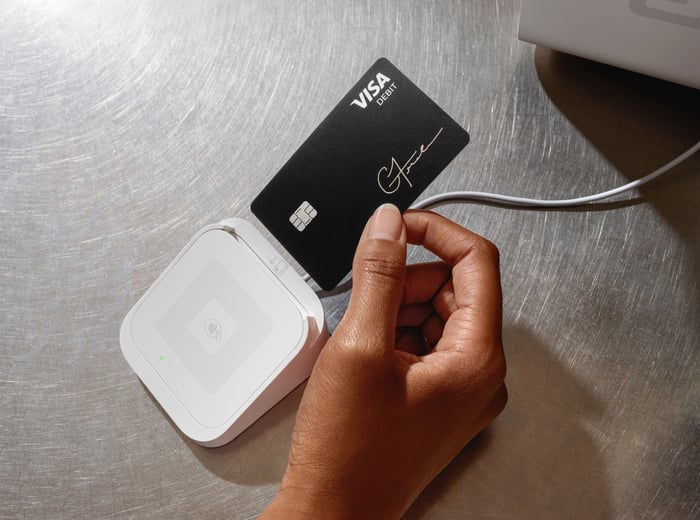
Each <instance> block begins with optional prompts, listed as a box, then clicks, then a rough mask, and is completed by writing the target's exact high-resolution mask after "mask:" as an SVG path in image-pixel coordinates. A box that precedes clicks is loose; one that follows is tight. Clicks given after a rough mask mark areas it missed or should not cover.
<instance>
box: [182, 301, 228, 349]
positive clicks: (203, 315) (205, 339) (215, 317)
mask: <svg viewBox="0 0 700 520" xmlns="http://www.w3.org/2000/svg"><path fill="white" fill-rule="evenodd" d="M188 328H189V331H190V332H191V333H192V335H193V336H194V337H195V339H196V340H197V342H198V343H199V344H200V345H201V346H202V348H203V349H204V350H206V351H207V352H208V353H209V355H211V356H213V355H215V354H216V353H217V352H218V351H219V349H221V347H223V346H224V345H225V344H226V343H227V342H228V340H229V339H231V337H232V336H233V334H234V333H235V332H236V331H237V330H238V324H237V323H236V321H235V320H234V319H233V318H232V317H231V315H230V314H229V313H228V312H227V311H226V309H224V307H223V306H222V305H221V304H220V303H219V302H218V301H217V300H215V299H213V298H212V299H211V300H209V301H208V302H207V304H206V305H205V306H204V307H202V310H201V311H199V312H198V313H197V315H196V316H195V317H194V319H193V320H192V321H191V322H190V325H189V327H188Z"/></svg>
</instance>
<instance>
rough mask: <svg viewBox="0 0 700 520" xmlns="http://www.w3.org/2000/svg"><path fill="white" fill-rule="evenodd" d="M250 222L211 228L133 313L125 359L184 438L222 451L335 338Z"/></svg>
mask: <svg viewBox="0 0 700 520" xmlns="http://www.w3.org/2000/svg"><path fill="white" fill-rule="evenodd" d="M288 267H289V266H288V265H287V263H286V262H285V261H284V260H283V259H282V258H281V256H280V255H279V253H278V252H277V251H275V249H274V248H273V247H272V245H271V244H270V243H269V242H267V240H265V238H264V237H263V236H262V235H261V234H260V233H259V232H258V230H257V229H255V227H253V226H252V225H251V224H250V223H249V222H247V221H245V220H241V219H230V220H225V221H223V222H221V223H219V224H215V225H211V226H207V227H205V228H204V229H202V230H201V231H199V232H198V233H197V234H196V235H195V237H194V238H193V239H192V240H191V241H190V242H189V244H187V246H185V248H184V249H183V250H182V251H181V252H180V253H179V254H178V255H177V257H176V258H175V259H174V260H173V261H172V262H171V264H170V265H169V266H168V268H167V269H166V270H165V271H164V272H163V274H162V275H161V276H160V277H159V278H158V279H157V280H156V282H155V283H154V284H153V285H152V286H151V288H150V289H148V291H146V293H145V294H144V295H143V296H142V297H141V299H140V300H139V301H138V302H137V303H136V304H135V305H134V307H133V308H132V309H131V310H130V311H129V313H128V314H127V316H126V318H125V319H124V322H123V323H122V327H121V332H120V343H121V348H122V352H123V354H124V357H125V358H126V360H127V361H128V363H129V364H130V365H131V367H132V368H133V370H134V372H136V374H137V375H138V376H139V378H140V379H141V381H143V383H144V385H146V387H147V388H148V389H149V390H150V392H151V393H152V394H153V396H154V397H155V398H156V400H157V401H158V402H159V403H160V405H161V406H162V407H163V409H164V410H165V412H166V413H167V414H168V415H169V416H170V417H171V418H172V420H173V421H174V422H175V424H176V425H177V426H178V428H180V430H182V432H183V433H184V434H185V435H187V436H188V437H190V438H191V439H192V440H194V441H195V442H197V443H198V444H201V445H203V446H210V447H213V446H221V445H222V444H225V443H227V442H229V441H231V440H232V439H234V438H235V437H236V436H237V435H238V434H240V433H241V432H242V431H243V430H245V429H246V428H247V427H248V426H250V425H251V424H252V423H253V422H254V421H255V420H256V419H258V418H259V417H260V416H261V415H263V414H264V413H265V412H266V411H267V410H268V409H269V408H271V407H272V406H273V405H274V404H275V403H277V402H278V401H279V400H280V399H282V398H283V397H284V396H285V395H287V394H288V393H289V392H290V391H292V390H293V389H294V388H295V387H297V386H298V385H299V384H300V383H301V382H303V381H304V380H305V379H306V378H307V377H309V375H310V373H311V369H312V367H313V365H314V363H315V361H316V358H317V357H318V354H319V352H320V349H321V348H322V346H323V344H324V343H325V341H326V339H327V337H328V332H327V329H326V326H325V322H324V317H323V307H322V305H321V302H320V301H319V299H318V297H317V296H316V294H315V293H314V292H313V291H312V290H311V288H310V287H309V286H308V285H307V284H306V282H304V280H303V279H302V278H301V277H300V276H299V275H298V274H297V273H296V272H295V271H294V270H293V269H291V268H288Z"/></svg>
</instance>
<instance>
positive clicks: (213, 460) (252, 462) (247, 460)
mask: <svg viewBox="0 0 700 520" xmlns="http://www.w3.org/2000/svg"><path fill="white" fill-rule="evenodd" d="M304 388H306V383H303V384H302V385H300V386H299V387H297V388H296V389H295V390H293V391H292V392H291V393H290V394H289V395H287V397H285V398H284V399H282V400H281V401H280V402H279V403H277V404H276V405H275V406H273V407H272V408H271V409H270V410H269V411H268V412H267V413H266V414H265V415H263V416H262V417H261V418H260V419H258V420H257V421H256V422H255V423H253V424H252V425H251V426H250V427H249V428H248V429H247V430H245V431H244V432H243V433H242V434H240V435H239V436H238V437H236V438H235V439H234V440H233V441H232V442H230V443H228V444H226V445H224V446H221V447H220V448H214V449H212V448H203V447H201V446H199V445H197V444H195V443H193V442H192V441H190V440H188V439H185V438H184V437H183V439H185V440H186V442H187V443H188V445H189V447H190V449H191V450H192V452H193V453H194V455H195V456H196V457H197V458H198V459H199V460H200V462H201V463H202V465H204V466H205V467H206V468H207V469H208V470H209V471H211V472H212V473H214V474H216V475H218V476H219V477H221V478H223V479H226V480H229V481H231V482H236V483H238V484H244V485H251V486H253V485H262V484H273V483H275V484H277V483H279V482H280V481H281V480H282V475H283V474H284V470H285V468H286V467H287V456H288V453H289V445H290V442H291V439H292V428H293V427H294V417H295V416H296V411H297V408H299V403H300V401H301V396H302V395H303V393H304Z"/></svg>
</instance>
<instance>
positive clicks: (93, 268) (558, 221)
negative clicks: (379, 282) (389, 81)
mask: <svg viewBox="0 0 700 520" xmlns="http://www.w3.org/2000/svg"><path fill="white" fill-rule="evenodd" d="M517 5H518V4H517V2H514V1H513V0H496V1H495V2H486V1H479V2H466V1H464V2H432V3H428V2H419V1H417V0H416V1H414V0H411V1H403V2H399V1H390V0H381V1H374V2H369V1H358V2H352V3H351V4H348V3H347V2H340V1H336V0H331V1H326V2H320V1H301V2H296V3H294V4H293V5H292V4H290V3H287V2H278V1H273V0H264V1H260V2H243V1H231V2H204V3H198V2H184V1H176V2H164V1H151V0H146V1H141V2H136V1H125V2H67V1H52V2H48V1H46V2H42V1H39V0H35V1H26V0H23V1H19V0H9V1H5V2H4V3H3V8H2V10H1V11H2V12H0V41H2V51H0V230H1V231H2V235H1V238H0V241H1V242H0V250H2V254H1V255H0V294H2V298H0V338H1V344H2V346H3V348H2V349H0V410H2V412H0V413H2V416H1V417H2V421H0V425H1V428H0V445H1V446H2V449H1V450H0V481H1V483H2V489H3V493H2V499H1V500H0V516H8V517H22V516H27V517H46V516H61V517H71V518H79V517H134V516H139V517H148V518H153V517H172V516H173V515H175V516H179V517H193V516H195V515H197V516H205V517H220V516H223V515H226V514H230V512H231V511H235V517H236V518H253V517H254V516H255V515H256V514H257V513H258V512H259V511H260V510H261V509H262V508H263V507H264V505H265V504H266V503H267V501H268V500H269V499H270V498H271V496H272V495H273V494H274V492H275V489H276V486H277V484H278V482H279V479H280V477H281V474H282V472H283V470H284V464H285V461H286V454H287V449H288V443H289V436H290V432H291V427H292V421H293V417H294V411H295V408H296V404H297V403H298V399H299V396H300V395H301V390H297V391H296V392H294V393H293V395H292V396H290V397H289V398H288V399H286V400H285V401H283V402H282V403H280V404H279V405H278V406H277V407H276V408H275V409H273V410H272V411H271V412H270V413H269V414H267V415H266V416H265V417H263V419H261V421H259V422H258V423H256V424H255V425H253V427H252V428H251V429H250V430H249V431H247V432H245V433H244V434H243V435H242V436H241V437H240V438H238V439H237V440H236V441H235V442H233V443H231V444H230V445H228V446H226V447H224V448H221V449H218V450H205V449H202V448H198V447H196V446H194V445H192V444H191V443H189V442H188V441H186V440H185V439H183V438H182V437H180V436H179V435H178V434H177V432H176V430H175V429H174V428H173V427H172V426H171V425H170V424H169V422H168V421H167V419H166V418H165V416H164V414H162V413H161V412H160V410H159V409H158V407H157V405H156V404H155V403H154V401H153V400H152V399H151V398H150V397H149V395H148V394H147V392H145V391H144V388H143V387H142V386H141V385H140V384H139V383H138V380H137V379H136V377H135V376H134V375H133V373H131V371H130V370H129V368H128V366H127V365H126V363H125V362H124V361H123V360H122V358H121V354H120V352H119V346H118V329H119V324H120V322H121V319H122V318H123V317H124V315H125V313H126V311H127V310H128V308H129V307H130V306H131V305H132V304H133V303H134V302H135V301H136V300H137V298H138V297H139V296H140V295H141V294H142V293H143V291H144V290H145V289H146V288H147V287H148V285H149V284H150V283H151V282H152V281H153V280H154V279H155V277H156V276H157V275H158V274H159V273H160V272H161V270H162V269H163V268H164V267H165V265H167V263H168V262H169V261H170V259H171V258H172V257H173V255H174V254H175V253H176V252H177V251H178V250H179V249H180V248H181V247H182V245H183V244H184V243H185V242H186V241H187V239H188V238H189V237H190V236H191V235H192V234H193V233H194V231H195V230H197V229H199V228H200V227H201V226H202V225H204V224H206V223H209V222H214V221H216V220H219V219H221V218H223V217H228V216H239V217H244V218H249V219H251V220H253V217H252V215H251V214H250V211H249V209H248V204H249V202H250V200H252V198H253V196H254V195H256V194H257V193H258V191H259V190H260V189H261V188H262V187H263V186H264V184H265V183H266V181H267V180H269V179H270V178H271V177H272V175H273V174H274V173H275V172H276V171H277V169H278V168H279V167H280V166H281V165H282V164H284V162H285V161H286V160H287V159H288V157H289V156H290V155H291V153H293V151H294V150H295V149H296V147H297V146H298V145H300V144H301V143H302V142H303V140H304V139H305V138H306V136H308V134H309V133H310V132H311V131H312V130H313V128H314V127H315V126H316V125H317V124H318V123H319V122H320V121H321V120H322V118H323V117H324V116H325V115H326V113H327V112H328V111H329V110H330V109H331V108H332V107H333V106H334V105H335V103H336V102H337V101H338V99H339V97H340V96H341V95H342V94H344V93H345V92H346V91H347V88H348V87H350V86H351V85H352V84H353V83H354V82H355V81H356V79H357V78H358V77H359V75H360V74H361V73H362V72H363V71H364V70H366V68H367V67H368V66H369V65H370V64H371V63H373V62H374V60H375V59H376V58H378V57H380V56H383V55H384V56H387V57H389V58H390V59H391V60H392V61H393V62H395V63H396V64H397V66H399V67H400V68H401V69H402V70H404V71H405V72H406V73H407V74H408V75H409V76H410V77H411V78H412V79H413V80H414V81H415V82H416V83H417V84H418V85H419V86H420V87H421V88H423V89H424V90H425V91H426V92H427V93H428V94H429V95H431V96H432V97H433V98H434V99H435V100H436V101H437V102H438V103H439V104H440V105H441V106H442V107H443V108H444V109H445V110H446V111H447V112H448V113H449V114H450V115H452V116H453V117H454V118H455V119H456V120H457V121H458V122H460V123H461V124H462V125H463V126H465V127H466V128H467V129H468V130H469V133H470V134H471V135H472V143H471V144H470V145H469V147H468V149H467V150H466V151H465V152H464V153H462V154H461V155H460V156H459V157H458V158H457V159H456V160H455V161H454V162H453V163H452V164H451V165H450V167H448V169H447V170H446V171H445V172H444V173H443V174H442V175H441V176H440V177H439V178H438V180H437V181H436V182H435V183H434V184H433V185H432V186H431V187H430V188H429V189H428V191H427V192H426V194H425V195H429V194H434V193H438V192H440V191H447V190H456V189H479V190H484V191H494V192H499V193H510V194H516V195H523V196H532V197H538V198H565V197H570V196H576V195H578V194H581V193H592V192H596V191H601V190H603V189H606V188H607V187H609V186H611V185H617V184H620V183H621V182H622V181H625V180H626V179H631V178H637V177H639V176H640V175H642V174H643V173H645V172H648V171H651V170H653V169H654V168H656V167H658V166H660V165H661V164H663V163H665V162H667V161H668V160H670V159H671V158H673V157H674V156H675V155H677V154H678V153H680V152H681V151H683V150H684V149H686V148H688V147H689V146H690V145H692V144H693V143H694V142H696V141H697V140H698V137H699V136H700V123H698V122H699V121H700V108H698V107H700V102H699V101H700V100H699V97H698V91H692V90H689V89H683V88H680V87H676V86H673V85H670V84H664V83H662V82H658V81H654V80H650V79H647V78H644V77H641V76H636V75H633V74H630V73H626V72H621V71H617V70H615V69H611V68H609V67H605V66H601V65H597V64H593V63H589V62H586V61H584V60H578V59H574V58H569V57H565V56H561V55H558V54H553V53H549V52H547V51H545V50H542V49H538V50H537V52H535V51H534V50H533V48H532V47H531V46H530V45H527V44H522V43H519V42H518V41H517V40H516V24H517V10H518V8H517ZM698 169H700V160H699V159H697V158H694V159H692V160H690V161H688V163H686V164H683V165H681V166H680V167H679V168H677V170H676V171H675V172H674V173H673V174H672V175H670V176H669V177H667V178H664V179H662V180H661V181H659V182H656V183H654V184H652V185H650V186H649V187H647V188H644V189H643V191H642V198H641V199H640V200H639V201H637V202H636V203H634V204H631V205H624V204H622V205H604V206H600V207H597V208H595V209H593V210H592V211H586V212H584V211H561V212H544V211H521V210H517V211H514V210H506V209H502V208H493V207H487V206H476V205H469V206H459V205H454V206H445V207H443V208H441V209H440V211H441V212H442V213H443V214H445V215H447V216H449V217H450V218H452V219H454V220H456V221H458V222H460V223H462V224H464V225H466V226H468V227H470V228H472V229H473V230H475V231H476V232H479V233H481V234H484V235H485V236H487V237H488V238H490V239H491V240H492V241H494V242H495V243H496V244H498V246H499V247H500V250H501V253H502V270H503V285H504V291H505V295H506V296H505V298H506V301H505V324H504V327H505V338H506V347H507V353H508V359H509V376H508V382H509V385H510V389H511V391H510V395H511V400H510V403H509V406H508V408H507V409H506V411H505V412H504V414H503V415H502V416H501V417H500V418H499V419H498V420H497V421H496V423H495V424H494V426H493V427H492V428H491V429H489V430H488V431H487V432H486V433H485V434H484V435H482V437H481V438H480V439H478V440H477V441H476V442H475V443H473V445H471V446H470V447H468V448H467V449H466V450H465V451H464V452H463V453H462V454H461V455H460V456H459V457H458V458H457V459H456V460H455V462H454V463H453V464H452V465H450V466H449V467H448V468H447V470H446V471H445V472H444V473H443V474H441V475H440V476H439V477H438V479H436V481H435V482H434V483H433V484H431V486H429V487H428V489H426V491H425V493H424V494H423V495H422V496H421V497H420V498H419V500H418V502H417V503H416V504H415V506H414V508H413V509H412V510H411V511H410V512H409V513H408V515H407V517H408V518H431V519H439V518H445V519H446V518H456V517H459V518H462V517H473V518H484V517H492V516H494V517H502V518H517V519H523V518H580V519H589V518H642V517H648V518H692V517H693V515H694V514H696V513H697V510H698V507H700V505H699V504H698V502H699V499H698V496H697V489H698V486H699V485H700V480H699V478H700V477H699V476H698V475H700V462H699V459H698V456H697V444H698V436H699V435H700V431H699V430H698V424H699V421H700V410H699V409H698V403H700V385H699V384H698V381H700V378H699V377H698V364H699V357H700V348H699V346H700V345H698V337H700V282H699V280H700V263H699V260H698V259H699V258H700V238H699V236H698V232H697V230H698V225H699V224H700V209H699V208H700V206H699V205H698V201H697V194H698V193H700V177H699V176H698V175H697V172H698ZM411 258H412V259H413V260H416V261H417V260H420V259H421V258H427V255H425V254H423V253H421V252H420V251H412V253H411ZM287 260H288V261H290V263H291V264H292V265H294V264H293V262H292V261H291V259H289V258H288V257H287ZM346 302H347V293H346V292H345V293H343V292H337V291H336V292H332V293H327V294H324V305H325V307H326V312H327V315H328V316H329V322H330V323H329V324H330V326H331V327H334V326H335V325H336V324H337V322H338V320H339V319H340V317H341V316H342V313H343V310H344V307H345V304H346Z"/></svg>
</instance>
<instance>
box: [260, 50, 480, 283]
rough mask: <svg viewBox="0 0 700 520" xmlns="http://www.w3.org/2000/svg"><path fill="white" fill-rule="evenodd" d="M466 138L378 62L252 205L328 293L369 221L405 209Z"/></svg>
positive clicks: (397, 73) (423, 96) (349, 264)
mask: <svg viewBox="0 0 700 520" xmlns="http://www.w3.org/2000/svg"><path fill="white" fill-rule="evenodd" d="M468 142H469V134H467V132H466V130H464V129H463V128H462V127H461V126H460V125H459V124H457V123H456V122H455V121H454V120H453V119H452V118H451V117H450V116H448V115H447V114H446V113H445V112H444V111H443V110H442V109H441V108H440V107H439V106H437V104H435V102H433V101H432V100H431V99H430V98H429V97H428V96H427V95H426V94H424V93H423V91H421V90H420V89H419V88H418V87H417V86H416V85H414V84H413V83H412V82H411V81H410V80H409V79H408V78H407V77H406V76H404V75H403V74H402V73H401V72H400V71H399V70H398V69H397V68H396V67H395V66H394V65H392V64H391V63H390V62H389V60H387V59H385V58H381V59H379V60H378V61H377V62H376V63H375V64H374V65H372V67H370V69H369V70H368V71H367V72H366V73H365V74H364V75H363V76H362V78H361V79H360V81H358V82H357V84H356V85H355V86H354V87H352V88H351V89H350V91H349V92H348V93H347V94H346V95H345V97H343V99H342V100H341V101H340V103H338V105H337V106H336V107H335V108H334V109H333V110H332V111H331V113H330V114H329V115H328V116H327V117H326V118H325V119H324V120H323V122H321V124H320V125H319V126H318V128H316V130H314V131H313V133H312V134H311V135H310V136H309V137H308V138H307V139H306V141H304V143H303V144H302V145H301V147H300V148H299V149H298V150H297V151H296V152H295V153H294V154H293V155H292V157H291V158H290V159H289V160H288V161H287V163H286V164H285V165H284V166H283V167H282V168H281V169H280V171H279V172H278V173H277V174H276V175H275V176H274V177H273V179H272V180H271V181H270V182H269V183H268V184H267V186H265V188H263V190H262V191H261V192H260V194H259V195H258V196H257V197H256V198H255V200H253V203H252V204H251V210H252V211H253V214H255V216H256V217H257V218H258V219H259V220H260V221H261V222H262V223H263V224H264V225H265V227H266V228H267V229H268V230H269V231H270V232H271V233H272V234H273V235H274V236H275V237H276V238H277V240H279V242H280V243H281V244H282V245H283V246H284V247H285V248H286V249H287V251H289V253H290V254H291V255H292V256H293V257H294V258H295V259H296V260H297V261H298V262H299V264H300V265H301V266H302V267H303V268H304V269H306V271H307V272H308V273H309V275H311V277H312V278H313V279H314V280H315V281H316V282H317V283H318V284H319V285H320V286H321V287H322V288H323V289H325V290H331V289H333V288H334V287H335V286H336V285H337V284H338V282H340V281H341V280H342V279H343V277H344V276H345V275H346V274H347V273H348V272H349V271H350V269H351V267H352V259H353V256H354V253H355V247H356V246H357V242H358V240H359V238H360V235H361V234H362V230H363V229H364V226H365V224H366V222H367V219H369V217H370V216H371V215H372V213H373V212H374V210H375V209H376V208H377V207H378V206H380V205H381V204H383V203H385V202H391V203H393V204H395V205H396V206H397V207H398V208H399V209H400V210H401V211H404V210H406V209H407V208H408V207H409V206H410V205H411V203H413V201H415V200H416V198H417V197H418V196H419V195H420V193H421V192H422V191H423V190H425V188H426V187H427V186H428V185H429V184H430V183H431V182H432V181H433V179H435V177H437V176H438V174H439V173H440V172H441V171H442V170H443V169H444V168H445V167H446V166H447V165H448V164H449V163H450V162H451V161H452V159H454V158H455V156H456V155H457V154H458V153H459V152H460V151H461V150H462V149H463V148H464V147H465V146H466V145H467V143H468Z"/></svg>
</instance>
